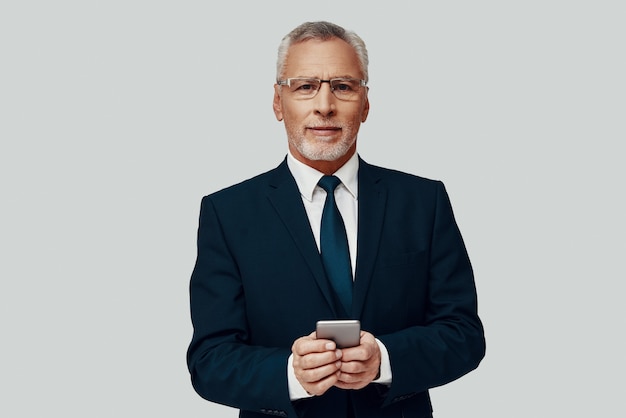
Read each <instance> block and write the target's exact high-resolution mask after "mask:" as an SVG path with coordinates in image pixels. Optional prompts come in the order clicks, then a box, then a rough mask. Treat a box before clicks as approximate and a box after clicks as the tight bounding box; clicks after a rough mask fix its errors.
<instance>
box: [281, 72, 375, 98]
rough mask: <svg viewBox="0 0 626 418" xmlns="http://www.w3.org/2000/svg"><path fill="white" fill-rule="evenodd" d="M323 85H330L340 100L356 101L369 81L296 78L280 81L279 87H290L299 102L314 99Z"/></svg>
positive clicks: (290, 91)
mask: <svg viewBox="0 0 626 418" xmlns="http://www.w3.org/2000/svg"><path fill="white" fill-rule="evenodd" d="M322 83H328V84H329V85H330V91H331V92H332V93H333V94H334V95H335V97H336V98H338V99H340V100H355V99H357V98H358V97H359V92H360V90H361V87H364V86H366V85H367V81H365V80H358V79H356V78H331V79H330V80H320V79H319V78H304V77H295V78H288V79H286V80H278V81H277V84H278V85H279V86H287V87H289V93H291V94H292V95H293V97H294V98H296V99H299V100H307V99H312V98H314V97H315V96H316V95H317V92H318V91H320V88H321V87H322Z"/></svg>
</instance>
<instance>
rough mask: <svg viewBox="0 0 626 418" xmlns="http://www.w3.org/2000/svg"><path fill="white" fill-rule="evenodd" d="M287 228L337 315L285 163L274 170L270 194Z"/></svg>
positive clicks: (315, 246)
mask: <svg viewBox="0 0 626 418" xmlns="http://www.w3.org/2000/svg"><path fill="white" fill-rule="evenodd" d="M267 197H268V199H269V200H270V202H271V204H272V206H273V207H274V208H275V209H276V212H277V213H278V216H279V217H280V218H281V220H282V221H283V223H284V224H285V227H286V228H287V230H288V231H289V234H290V235H291V237H292V239H293V241H294V243H295V246H296V248H297V249H298V251H299V252H300V253H301V254H302V256H303V258H304V260H305V261H306V264H307V266H308V268H309V270H310V271H311V273H312V274H313V277H314V278H315V281H316V282H317V284H318V286H319V288H320V290H321V292H322V293H323V295H324V298H325V299H326V302H327V303H328V305H329V306H330V307H331V309H332V311H333V312H334V313H335V315H336V310H335V304H334V299H333V298H334V296H333V290H332V289H331V287H330V283H329V282H328V279H327V278H326V275H325V273H324V267H323V265H322V260H321V258H320V255H319V252H318V250H317V245H316V244H315V237H314V236H313V232H311V225H310V223H309V222H308V218H307V214H306V211H305V209H304V205H303V204H302V198H301V196H300V191H299V190H298V186H297V184H296V182H295V180H294V178H293V176H292V175H291V172H290V171H289V168H288V167H287V163H286V161H283V163H282V164H281V165H280V166H278V168H277V169H276V170H274V176H273V177H272V178H271V180H270V184H269V190H268V194H267Z"/></svg>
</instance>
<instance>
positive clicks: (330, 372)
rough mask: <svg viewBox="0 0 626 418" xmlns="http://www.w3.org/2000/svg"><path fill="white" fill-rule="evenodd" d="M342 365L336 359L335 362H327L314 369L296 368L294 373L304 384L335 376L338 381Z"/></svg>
mask: <svg viewBox="0 0 626 418" xmlns="http://www.w3.org/2000/svg"><path fill="white" fill-rule="evenodd" d="M340 367H341V362H340V361H336V362H334V363H330V364H326V365H323V366H320V367H316V368H314V369H296V370H294V373H295V375H296V378H297V379H298V381H299V382H300V383H301V384H303V385H304V384H312V383H316V382H320V381H322V380H325V379H327V378H329V377H333V376H334V379H335V381H336V379H337V377H338V376H337V374H338V372H339V368H340Z"/></svg>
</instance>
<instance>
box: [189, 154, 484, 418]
mask: <svg viewBox="0 0 626 418" xmlns="http://www.w3.org/2000/svg"><path fill="white" fill-rule="evenodd" d="M358 176H359V194H358V199H359V202H358V203H359V204H358V208H359V209H358V210H359V214H358V243H357V246H358V250H357V266H356V272H355V281H354V299H353V308H352V309H353V311H352V315H351V316H352V317H353V318H357V319H360V320H361V326H362V329H364V330H366V331H369V332H371V333H372V334H373V335H374V336H376V337H377V338H378V339H379V340H381V341H382V342H383V343H384V344H385V346H386V347H387V350H388V352H389V358H390V361H391V367H392V373H393V382H392V384H391V385H390V386H389V387H387V386H383V385H378V384H370V385H368V386H367V387H366V388H364V389H361V390H357V391H345V390H341V389H337V388H331V390H329V391H328V392H327V393H325V394H324V395H322V396H318V397H313V398H310V399H304V400H299V401H295V402H292V401H290V399H289V392H288V386H287V359H288V357H289V355H290V353H291V345H292V344H293V342H294V340H296V339H297V338H299V337H301V336H304V335H308V334H309V333H311V331H313V330H314V329H315V323H316V321H317V320H319V319H333V318H337V317H338V312H337V311H336V309H335V301H334V297H333V292H332V289H331V286H330V283H329V282H328V280H327V278H326V276H325V274H324V269H323V267H322V262H321V259H320V255H319V252H318V250H317V246H316V244H315V239H314V237H313V233H312V231H311V227H310V224H309V221H308V219H307V215H306V212H305V209H304V206H303V204H302V200H301V197H300V193H299V191H298V188H297V185H296V182H295V180H294V178H293V176H292V175H291V173H290V171H289V169H288V167H287V164H286V161H283V163H282V164H280V165H279V166H278V167H277V168H276V169H274V170H271V171H269V172H267V173H264V174H261V175H259V176H257V177H254V178H252V179H250V180H247V181H245V182H243V183H240V184H238V185H235V186H232V187H229V188H227V189H224V190H221V191H219V192H216V193H214V194H211V195H209V196H205V197H204V198H203V200H202V206H201V211H200V222H199V229H198V256H197V261H196V264H195V267H194V271H193V274H192V277H191V284H190V295H191V316H192V322H193V327H194V333H193V339H192V341H191V344H190V346H189V350H188V355H187V360H188V365H189V371H190V373H191V379H192V383H193V385H194V388H195V389H196V391H197V392H198V393H199V394H200V395H201V396H202V397H204V398H206V399H208V400H210V401H214V402H217V403H221V404H224V405H230V406H233V407H236V408H239V409H240V410H241V412H240V416H241V417H247V418H252V417H263V416H268V415H274V416H282V417H300V418H307V417H314V418H345V417H346V416H348V414H347V412H346V411H347V408H348V407H349V405H351V407H352V408H353V411H354V416H355V417H356V418H366V417H368V418H386V417H390V418H391V417H398V418H400V417H404V418H409V417H415V418H418V417H430V416H431V405H430V399H429V396H428V389H429V388H432V387H435V386H439V385H443V384H445V383H448V382H450V381H452V380H455V379H457V378H459V377H460V376H462V375H464V374H466V373H468V372H469V371H471V370H473V369H474V368H476V367H477V366H478V364H479V362H480V361H481V359H482V358H483V356H484V352H485V340H484V334H483V328H482V324H481V322H480V319H479V317H478V314H477V298H476V289H475V284H474V277H473V273H472V268H471V265H470V261H469V258H468V255H467V252H466V249H465V246H464V243H463V240H462V238H461V234H460V233H459V230H458V228H457V225H456V222H455V220H454V216H453V212H452V208H451V205H450V202H449V199H448V196H447V193H446V191H445V188H444V186H443V184H442V183H441V182H438V181H433V180H428V179H424V178H421V177H417V176H413V175H409V174H405V173H401V172H398V171H393V170H388V169H383V168H379V167H375V166H372V165H369V164H367V163H365V162H364V161H363V160H360V161H359V172H358ZM350 416H351V415H350Z"/></svg>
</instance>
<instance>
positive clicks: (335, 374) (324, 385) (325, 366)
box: [291, 331, 342, 396]
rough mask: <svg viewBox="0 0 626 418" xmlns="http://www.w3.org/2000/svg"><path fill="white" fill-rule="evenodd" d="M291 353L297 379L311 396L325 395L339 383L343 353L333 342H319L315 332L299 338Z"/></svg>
mask: <svg viewBox="0 0 626 418" xmlns="http://www.w3.org/2000/svg"><path fill="white" fill-rule="evenodd" d="M291 352H292V353H293V369H294V373H295V376H296V379H298V382H300V384H301V385H302V387H303V388H304V390H306V391H307V392H308V393H309V394H310V395H317V396H319V395H323V394H324V393H325V392H326V391H327V390H328V389H329V388H331V387H332V386H334V385H335V384H336V383H337V381H338V378H339V373H340V372H339V369H340V368H341V366H342V364H341V361H340V359H341V356H342V352H341V350H338V349H337V346H336V345H335V343H334V342H333V341H330V340H322V339H320V340H318V339H316V338H315V331H313V332H312V333H311V334H309V335H307V336H306V337H300V338H298V339H297V340H296V341H295V342H294V343H293V346H292V347H291Z"/></svg>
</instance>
